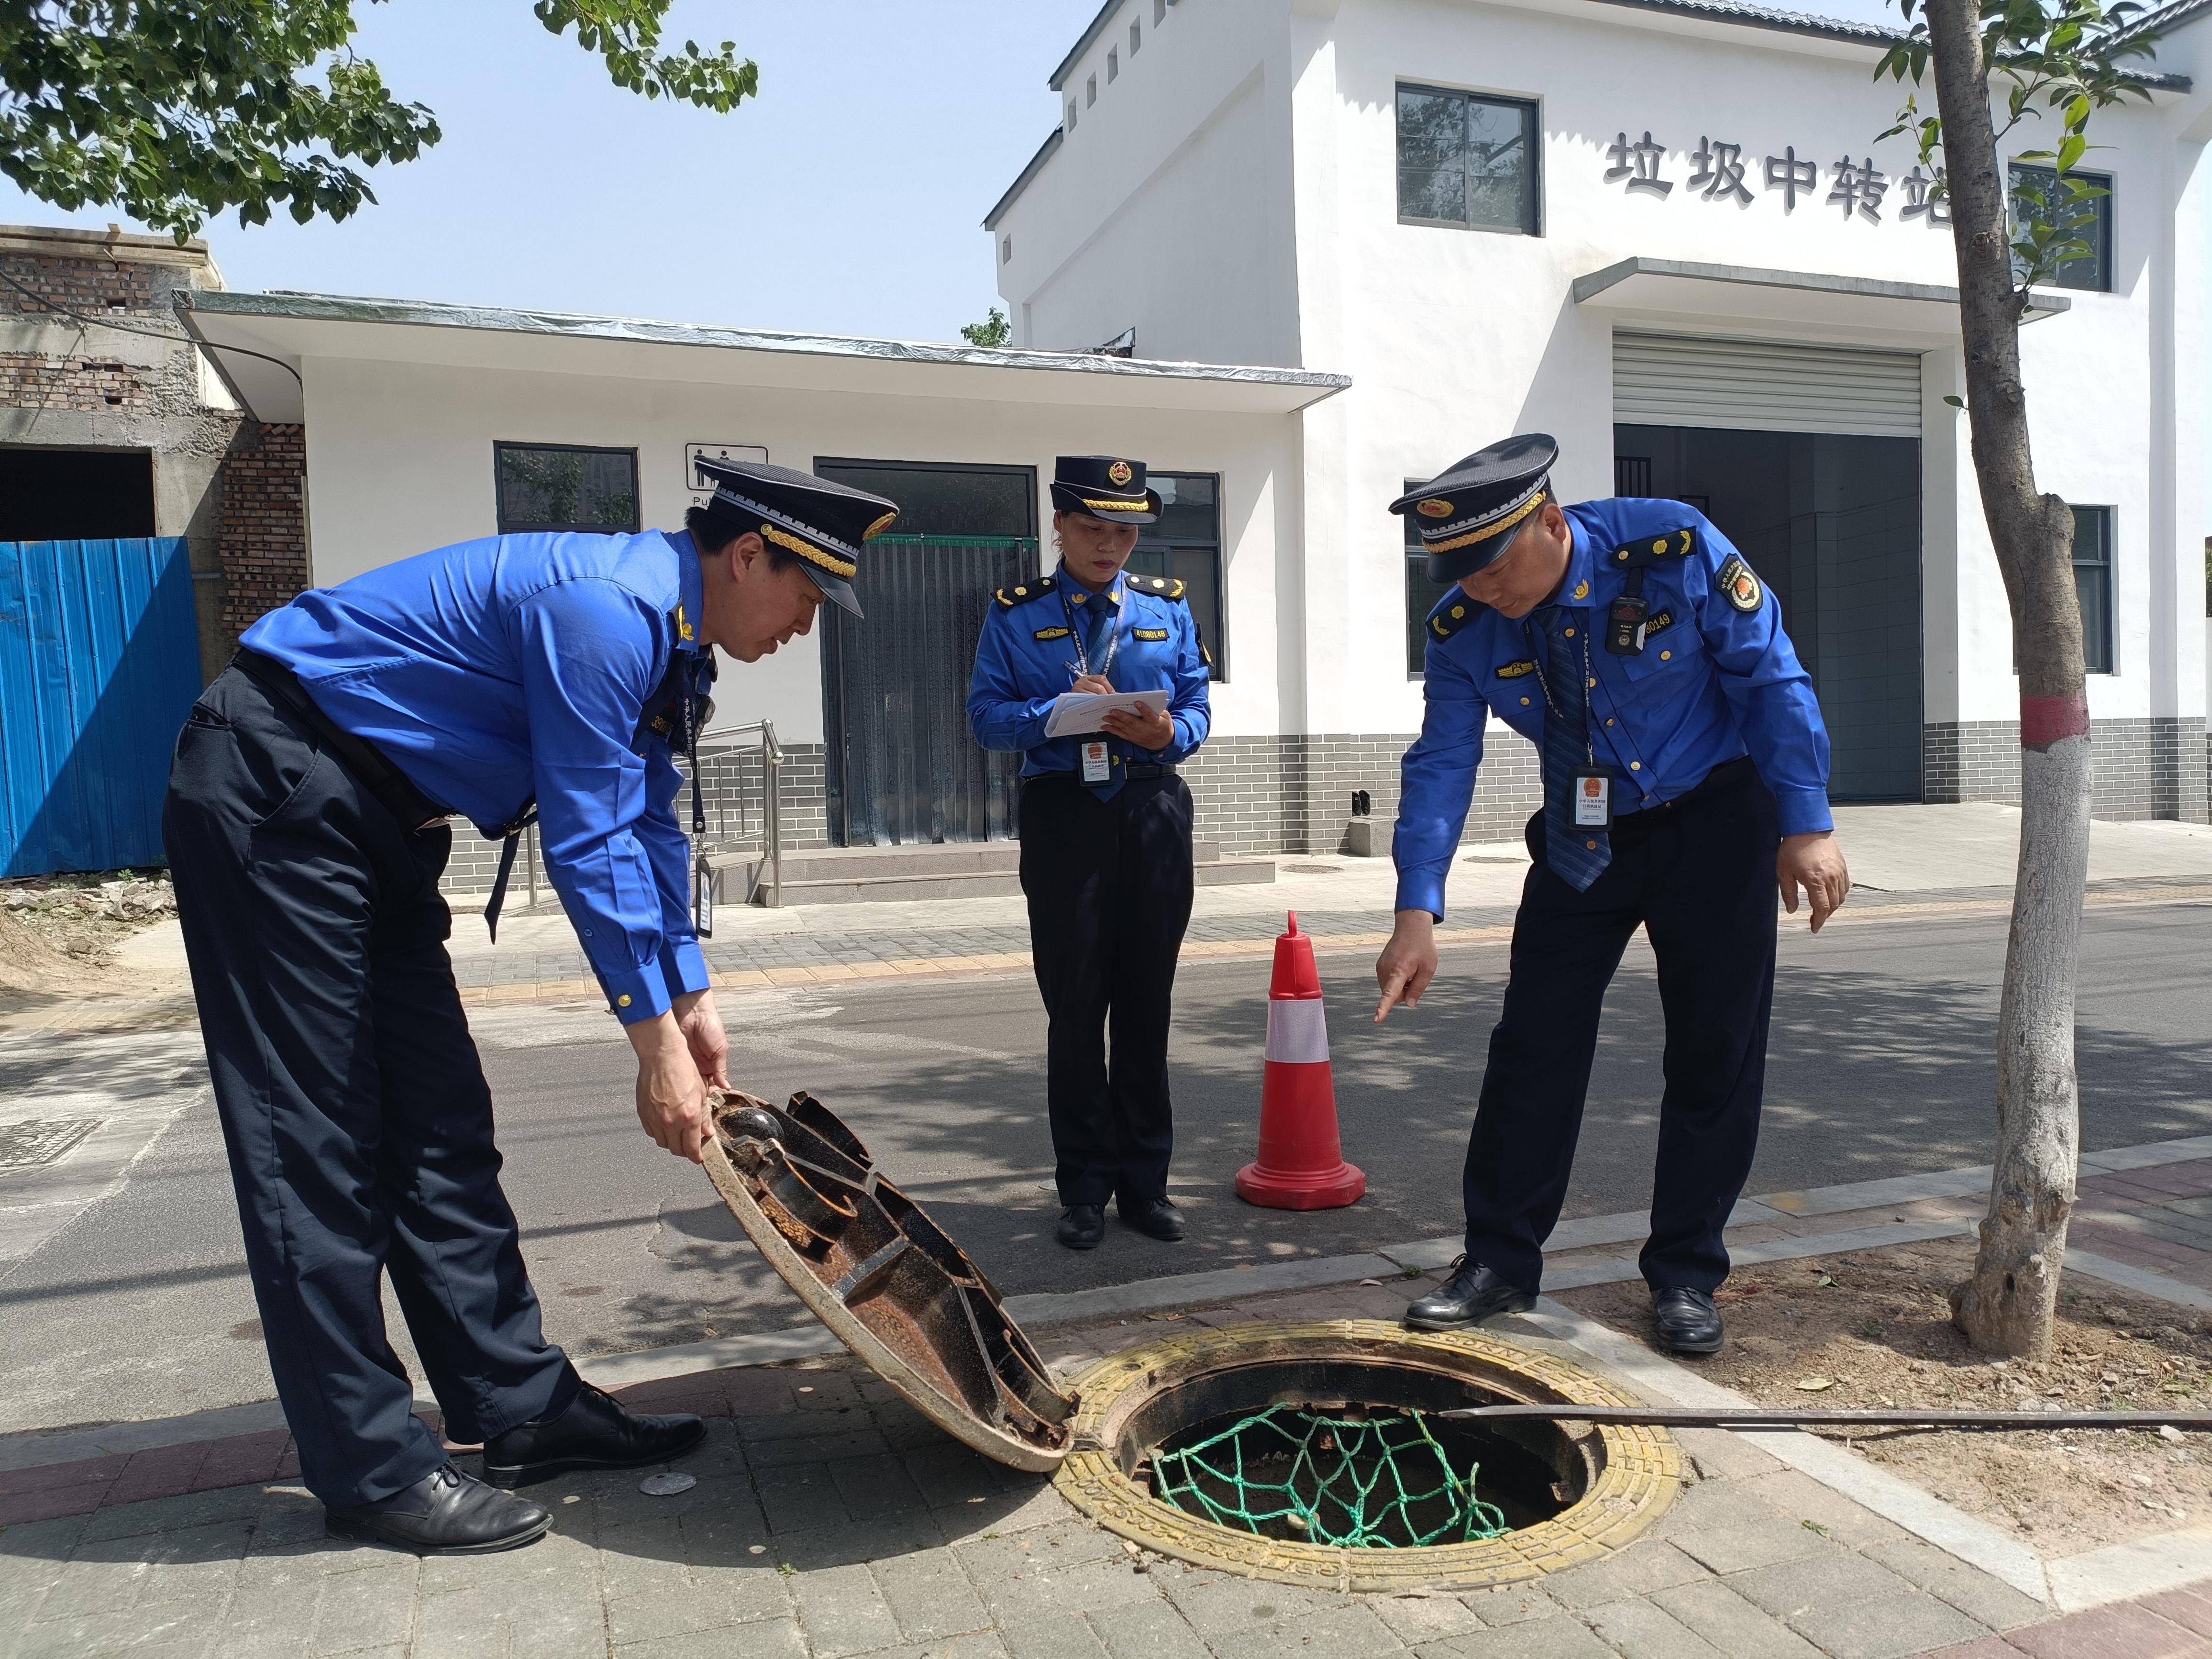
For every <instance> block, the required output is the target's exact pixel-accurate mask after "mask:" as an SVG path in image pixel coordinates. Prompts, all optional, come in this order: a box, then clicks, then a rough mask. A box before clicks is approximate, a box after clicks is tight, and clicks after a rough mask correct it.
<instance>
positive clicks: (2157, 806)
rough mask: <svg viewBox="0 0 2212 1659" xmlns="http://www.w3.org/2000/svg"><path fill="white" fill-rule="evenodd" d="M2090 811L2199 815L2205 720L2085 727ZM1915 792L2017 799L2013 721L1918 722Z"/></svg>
mask: <svg viewBox="0 0 2212 1659" xmlns="http://www.w3.org/2000/svg"><path fill="white" fill-rule="evenodd" d="M2089 749H2090V775H2091V778H2092V780H2093V781H2092V783H2091V792H2090V806H2089V810H2090V811H2092V812H2093V813H2094V814H2095V815H2096V816H2097V817H2100V818H2115V819H2117V818H2179V819H2181V820H2183V821H2185V822H2186V823H2204V822H2206V817H2207V811H2208V800H2207V789H2208V786H2207V781H2206V768H2207V755H2208V751H2207V748H2206V742H2205V729H2204V722H2203V720H2197V719H2186V720H2182V719H2176V718H2174V717H2173V716H2172V715H2158V716H2154V717H2152V718H2150V719H2145V720H2095V721H2093V722H2091V724H2090V727H2089ZM1921 757H1922V759H1921V785H1922V798H1923V799H1926V800H1931V801H1957V800H1989V801H1999V802H2002V803H2003V804H2004V805H2008V806H2017V805H2020V725H2019V722H2018V721H2016V720H1944V721H1939V722H1936V723H1935V724H1932V725H1929V726H1924V727H1923V728H1922V738H1921Z"/></svg>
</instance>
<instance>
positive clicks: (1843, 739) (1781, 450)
mask: <svg viewBox="0 0 2212 1659" xmlns="http://www.w3.org/2000/svg"><path fill="white" fill-rule="evenodd" d="M1613 456H1614V472H1615V477H1616V482H1617V483H1632V484H1635V485H1638V486H1640V487H1639V488H1637V489H1635V490H1634V491H1633V493H1635V494H1638V495H1652V496H1658V497H1663V498H1665V499H1668V500H1673V501H1687V502H1689V503H1690V504H1691V505H1692V506H1693V507H1696V508H1698V510H1699V511H1700V512H1701V513H1704V514H1705V516H1706V517H1707V518H1709V519H1711V520H1712V521H1713V523H1714V524H1716V525H1717V526H1719V527H1720V530H1721V532H1722V533H1723V535H1725V536H1727V537H1728V538H1729V540H1730V541H1732V542H1734V543H1735V545H1736V546H1737V548H1738V549H1739V550H1741V552H1742V553H1743V556H1745V557H1746V558H1747V559H1748V560H1750V561H1751V564H1752V568H1753V569H1754V570H1756V571H1758V573H1759V575H1760V576H1762V577H1763V578H1765V580H1766V582H1767V585H1768V586H1771V587H1772V588H1773V590H1774V596H1775V598H1776V599H1777V600H1778V602H1779V603H1780V605H1781V606H1782V620H1783V624H1784V627H1786V628H1787V629H1789V630H1790V641H1791V643H1792V644H1794V645H1795V646H1796V647H1797V655H1798V657H1799V659H1800V660H1802V662H1803V663H1804V665H1805V666H1806V668H1807V669H1808V671H1810V672H1811V674H1812V676H1813V684H1814V689H1815V690H1817V691H1818V692H1819V694H1820V713H1821V715H1822V717H1823V718H1824V719H1825V720H1826V722H1827V727H1828V741H1829V744H1830V746H1831V750H1832V754H1831V762H1830V773H1829V787H1828V793H1829V794H1830V795H1831V796H1832V798H1833V799H1838V800H1917V799H1920V793H1921V782H1920V722H1921V678H1920V675H1921V669H1920V662H1921V637H1920V441H1919V440H1918V439H1917V438H1869V437H1858V436H1851V435H1844V434H1840V433H1829V432H1734V431H1720V430H1711V429H1707V428H1701V427H1670V426H1617V427H1615V428H1613ZM1623 493H1629V492H1628V491H1626V490H1624V491H1623Z"/></svg>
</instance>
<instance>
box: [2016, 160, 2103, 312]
mask: <svg viewBox="0 0 2212 1659" xmlns="http://www.w3.org/2000/svg"><path fill="white" fill-rule="evenodd" d="M2066 177H2067V179H2068V180H2069V182H2070V181H2074V180H2079V181H2080V182H2081V184H2083V185H2087V187H2088V188H2089V189H2090V190H2091V191H2095V192H2096V193H2095V194H2093V195H2089V196H2081V197H2077V198H2076V199H2075V200H2074V201H2072V202H2071V203H2070V204H2069V202H2068V201H2067V199H2066V197H2070V196H2073V195H2074V194H2075V193H2074V192H2071V191H2069V192H2066V195H2065V196H2059V195H2058V194H2057V192H2058V190H2059V181H2058V174H2057V172H2056V171H2055V170H2053V169H2052V168H2050V167H2035V166H2033V165H2031V164H2030V163H2028V162H2026V161H2015V162H2014V163H2013V164H2012V174H2011V180H2010V184H2011V189H2012V198H2013V217H2014V221H2015V223H2017V222H2018V221H2019V217H2020V214H2021V208H2022V207H2023V205H2025V204H2030V203H2033V204H2044V205H2040V206H2039V213H2040V214H2041V216H2045V217H2047V216H2049V214H2050V212H2051V208H2050V206H2049V205H2047V204H2052V203H2053V202H2054V201H2056V203H2057V205H2058V206H2059V207H2060V208H2061V209H2063V208H2065V207H2068V206H2069V205H2070V206H2071V208H2072V209H2073V210H2074V211H2075V213H2077V214H2078V215H2079V216H2080V217H2079V222H2078V223H2077V225H2076V227H2075V236H2076V237H2077V238H2078V239H2079V240H2081V241H2084V242H2087V244H2088V245H2089V252H2087V253H2085V254H2083V255H2082V256H2081V258H2078V259H2069V260H2067V261H2066V262H2065V263H2064V264H2062V265H2060V266H2059V267H2058V270H2057V273H2056V274H2055V275H2053V276H2051V286H2052V287H2053V288H2070V289H2076V290H2079V291H2081V292H2086V293H2090V294H2109V293H2111V292H2112V174H2110V173H2084V172H2082V171H2081V169H2080V168H2079V167H2074V168H2069V170H2068V172H2067V174H2066Z"/></svg>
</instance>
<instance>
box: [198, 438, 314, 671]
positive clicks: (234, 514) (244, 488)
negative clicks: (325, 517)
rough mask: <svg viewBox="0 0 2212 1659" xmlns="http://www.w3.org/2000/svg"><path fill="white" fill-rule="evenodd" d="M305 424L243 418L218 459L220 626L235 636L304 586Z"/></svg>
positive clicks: (283, 603)
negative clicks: (262, 422) (228, 449)
mask: <svg viewBox="0 0 2212 1659" xmlns="http://www.w3.org/2000/svg"><path fill="white" fill-rule="evenodd" d="M217 545H218V549H219V551H220V555H221V557H222V576H223V599H222V626H223V631H224V632H225V633H226V634H228V635H229V636H230V638H231V639H232V640H233V641H236V640H237V638H238V636H239V635H240V634H242V633H244V632H245V631H246V629H248V628H250V627H252V625H253V623H255V621H257V620H258V618H259V617H263V616H264V615H265V614H267V613H268V612H269V611H274V610H275V609H276V607H277V606H278V605H286V604H289V602H290V601H291V599H292V597H293V595H295V594H296V593H297V592H300V591H301V589H302V588H304V587H305V586H307V428H305V427H302V426H299V425H295V424H291V423H285V424H281V425H266V426H257V425H254V424H252V422H248V423H247V424H246V426H245V427H244V428H241V429H240V433H239V436H238V441H237V443H236V444H235V445H234V447H232V449H231V452H230V453H229V454H228V455H227V456H226V457H224V459H223V463H222V538H221V539H220V541H219V543H218V544H217Z"/></svg>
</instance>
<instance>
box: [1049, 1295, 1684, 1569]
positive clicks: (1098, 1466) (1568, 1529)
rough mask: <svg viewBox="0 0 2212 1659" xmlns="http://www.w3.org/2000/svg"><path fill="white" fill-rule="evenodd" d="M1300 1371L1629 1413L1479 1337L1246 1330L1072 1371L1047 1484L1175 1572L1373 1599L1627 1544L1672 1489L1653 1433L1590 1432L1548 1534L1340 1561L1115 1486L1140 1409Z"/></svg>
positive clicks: (1677, 1478)
mask: <svg viewBox="0 0 2212 1659" xmlns="http://www.w3.org/2000/svg"><path fill="white" fill-rule="evenodd" d="M1312 1360H1339V1361H1353V1362H1363V1363H1368V1364H1378V1365H1384V1366H1390V1367H1395V1368H1401V1369H1411V1370H1428V1371H1436V1372H1442V1373H1443V1374H1446V1375H1448V1376H1455V1377H1459V1378H1462V1379H1464V1380H1466V1381H1468V1382H1471V1383H1478V1384H1480V1385H1481V1386H1482V1387H1483V1388H1485V1389H1488V1390H1490V1391H1492V1392H1494V1393H1495V1394H1497V1395H1500V1396H1501V1397H1503V1398H1504V1399H1508V1400H1514V1401H1528V1402H1530V1403H1541V1402H1545V1401H1551V1402H1555V1403H1559V1404H1565V1405H1583V1406H1632V1405H1637V1404H1640V1403H1641V1402H1640V1401H1637V1400H1635V1399H1634V1398H1632V1396H1630V1395H1625V1394H1622V1393H1621V1392H1620V1390H1618V1389H1612V1388H1609V1387H1607V1385H1606V1384H1605V1383H1602V1382H1601V1381H1599V1379H1598V1378H1596V1377H1595V1376H1592V1375H1591V1374H1590V1373H1589V1372H1588V1371H1585V1370H1582V1369H1580V1368H1579V1367H1577V1366H1575V1365H1571V1364H1567V1363H1566V1362H1565V1361H1564V1360H1559V1359H1554V1358H1552V1357H1551V1356H1550V1355H1548V1354H1544V1353H1540V1352H1536V1351H1535V1350H1534V1349H1530V1348H1524V1347H1522V1346H1518V1345H1517V1344H1515V1343H1511V1342H1507V1341H1504V1340H1500V1339H1498V1338H1497V1337H1493V1336H1487V1335H1485V1334H1482V1333H1480V1332H1479V1331H1467V1332H1458V1331H1453V1332H1428V1331H1413V1330H1407V1329H1406V1328H1403V1327H1401V1326H1397V1325H1387V1324H1384V1323H1383V1322H1381V1321H1379V1320H1371V1319H1340V1320H1329V1321H1326V1322H1315V1323H1308V1324H1297V1325H1276V1324H1268V1323H1267V1322H1253V1323H1250V1324H1245V1325H1237V1326H1232V1327H1231V1328H1228V1329H1225V1330H1194V1331H1190V1332H1188V1333H1185V1334H1181V1335H1177V1336H1171V1337H1168V1338H1166V1339H1164V1340H1161V1341H1158V1342H1151V1343H1147V1344H1146V1345H1145V1346H1142V1347H1139V1348H1132V1349H1129V1350H1127V1352H1122V1353H1118V1354H1115V1355H1113V1356H1112V1357H1111V1358H1106V1359H1102V1360H1100V1361H1099V1362H1098V1363H1097V1364H1095V1365H1093V1366H1091V1368H1090V1369H1089V1370H1086V1371H1085V1372H1084V1373H1083V1374H1082V1376H1079V1377H1078V1378H1077V1379H1076V1380H1075V1384H1074V1386H1075V1388H1076V1389H1077V1390H1078V1391H1079V1393H1080V1395H1081V1396H1082V1402H1083V1403H1082V1406H1081V1407H1080V1408H1079V1410H1078V1411H1077V1413H1076V1414H1075V1418H1074V1419H1073V1422H1071V1423H1070V1425H1068V1426H1069V1427H1070V1429H1071V1430H1072V1431H1073V1445H1074V1449H1073V1451H1072V1452H1070V1454H1069V1455H1068V1457H1067V1460H1066V1462H1064V1463H1062V1464H1061V1465H1060V1472H1059V1473H1058V1474H1056V1475H1054V1478H1053V1484H1054V1486H1057V1487H1059V1489H1060V1495H1061V1496H1062V1497H1063V1498H1066V1499H1067V1501H1068V1502H1069V1503H1070V1504H1073V1505H1074V1506H1075V1507H1076V1508H1077V1509H1079V1510H1082V1511H1083V1513H1085V1515H1087V1516H1090V1517H1091V1519H1092V1520H1094V1521H1096V1522H1098V1524H1099V1525H1101V1526H1103V1527H1104V1528H1106V1529H1107V1530H1108V1531H1109V1532H1113V1533H1117V1534H1120V1535H1121V1537H1124V1538H1127V1539H1129V1540H1131V1541H1133V1542H1134V1543H1136V1544H1139V1545H1140V1546H1142V1547H1144V1548H1146V1549H1149V1550H1155V1551H1158V1553H1161V1554H1163V1555H1170V1556H1173V1557H1175V1558H1176V1559H1178V1560H1182V1561H1188V1562H1191V1563H1192V1564H1194V1565H1198V1566H1202V1567H1213V1568H1218V1569H1220V1570H1223V1571H1230V1572H1235V1573H1240V1574H1242V1575H1243V1576H1245V1577H1252V1578H1265V1579H1270V1580H1273V1582H1275V1583H1285V1584H1305V1585H1309V1586H1310V1587H1313V1588H1315V1589H1332V1590H1346V1589H1349V1590H1382V1591H1389V1590H1402V1589H1413V1588H1416V1587H1418V1586H1433V1587H1435V1588H1437V1589H1480V1588H1482V1587H1484V1586H1486V1585H1491V1584H1507V1583H1515V1582H1516V1581H1522V1580H1526V1579H1530V1578H1536V1577H1541V1576H1543V1575H1544V1574H1546V1573H1552V1572H1557V1571H1560V1570H1561V1569H1563V1568H1566V1567H1572V1566H1578V1565H1582V1564H1583V1562H1586V1561H1592V1560H1595V1559H1598V1558H1599V1557H1601V1556H1604V1555H1607V1554H1609V1553H1612V1552H1613V1551H1614V1550H1617V1549H1619V1548H1620V1547H1621V1546H1622V1545H1624V1544H1626V1543H1628V1542H1629V1541H1631V1540H1632V1539H1634V1538H1635V1537H1637V1536H1638V1534H1641V1533H1642V1532H1643V1531H1644V1529H1645V1528H1648V1527H1649V1526H1650V1524H1651V1523H1652V1522H1654V1521H1656V1520H1657V1519H1658V1518H1659V1516H1661V1515H1662V1514H1663V1513H1665V1511H1666V1509H1667V1506H1668V1504H1671V1503H1673V1502H1674V1495H1675V1493H1676V1492H1678V1491H1680V1487H1681V1482H1682V1463H1681V1457H1680V1452H1679V1450H1678V1449H1677V1448H1676V1446H1675V1443H1674V1437H1672V1436H1671V1435H1669V1434H1668V1433H1667V1431H1665V1430H1663V1429H1657V1428H1645V1427H1640V1426H1639V1427H1616V1426H1614V1425H1610V1424H1603V1425H1596V1427H1595V1430H1594V1431H1592V1432H1591V1435H1590V1439H1591V1440H1594V1441H1595V1444H1594V1445H1593V1444H1590V1443H1589V1442H1587V1441H1585V1442H1579V1443H1578V1444H1579V1445H1580V1447H1581V1449H1582V1450H1583V1456H1584V1461H1585V1462H1589V1463H1593V1464H1594V1465H1595V1467H1594V1468H1593V1470H1592V1473H1591V1476H1590V1479H1589V1484H1588V1486H1587V1487H1586V1488H1585V1490H1584V1491H1583V1496H1582V1498H1580V1499H1579V1500H1578V1501H1577V1502H1576V1503H1575V1504H1572V1505H1571V1506H1570V1507H1569V1508H1567V1509H1565V1510H1562V1511H1560V1513H1559V1514H1558V1515H1557V1516H1553V1518H1552V1519H1550V1520H1548V1521H1542V1522H1538V1523H1536V1524H1535V1525H1534V1526H1531V1527H1526V1528H1522V1529H1521V1530H1519V1531H1517V1532H1510V1533H1508V1534H1505V1535H1504V1537H1502V1538H1492V1539H1487V1540H1485V1541H1481V1542H1478V1543H1468V1544H1439V1545H1431V1546H1430V1547H1426V1548H1422V1549H1400V1550H1390V1549H1364V1550H1348V1549H1335V1548H1332V1547H1328V1546H1325V1545H1320V1544H1299V1543H1289V1542H1279V1541H1276V1540H1274V1539H1272V1538H1261V1537H1257V1536H1255V1535H1254V1534H1250V1533H1246V1532H1238V1531H1236V1530H1233V1529H1232V1528H1228V1527H1220V1526H1216V1525H1214V1524H1213V1523H1212V1522H1209V1521H1202V1520H1200V1519H1199V1518H1198V1517H1197V1516H1192V1515H1188V1514H1186V1513H1184V1512H1183V1511H1182V1510H1179V1509H1176V1508H1175V1507H1173V1506H1172V1505H1170V1504H1164V1503H1161V1502H1160V1501H1159V1500H1158V1498H1154V1497H1153V1496H1152V1494H1151V1493H1150V1492H1147V1491H1146V1489H1145V1488H1144V1487H1143V1486H1140V1485H1139V1484H1138V1483H1137V1482H1136V1481H1134V1480H1131V1479H1130V1478H1129V1477H1128V1476H1127V1475H1126V1474H1122V1473H1121V1464H1120V1462H1119V1461H1118V1460H1117V1458H1116V1456H1115V1448H1116V1447H1117V1446H1118V1445H1119V1444H1120V1442H1121V1435H1122V1432H1123V1431H1124V1429H1125V1428H1126V1426H1127V1424H1128V1422H1129V1419H1131V1418H1132V1416H1133V1414H1134V1413H1136V1411H1137V1410H1138V1409H1139V1407H1142V1406H1143V1405H1144V1404H1145V1403H1146V1401H1150V1400H1152V1399H1153V1398H1155V1397H1157V1396H1158V1395H1160V1394H1162V1393H1164V1392H1165V1391H1167V1390H1169V1389H1174V1388H1176V1387H1179V1386H1181V1385H1182V1384H1183V1383H1187V1382H1189V1381H1191V1380H1192V1379H1194V1378H1196V1377H1199V1376H1205V1375H1207V1374H1209V1373H1212V1372H1215V1371H1220V1370H1241V1369H1243V1368H1245V1367H1248V1366H1252V1365H1259V1364H1268V1363H1270V1362H1280V1363H1291V1364H1294V1363H1297V1362H1300V1361H1312Z"/></svg>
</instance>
